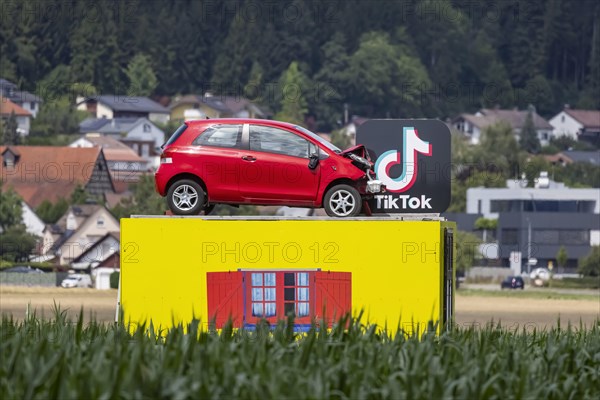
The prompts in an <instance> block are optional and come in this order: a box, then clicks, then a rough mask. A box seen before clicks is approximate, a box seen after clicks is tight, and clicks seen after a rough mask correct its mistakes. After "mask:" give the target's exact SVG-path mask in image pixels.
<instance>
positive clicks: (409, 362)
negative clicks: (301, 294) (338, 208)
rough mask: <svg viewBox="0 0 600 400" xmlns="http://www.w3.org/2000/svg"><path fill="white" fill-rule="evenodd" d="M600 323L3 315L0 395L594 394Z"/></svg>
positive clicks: (598, 388) (598, 386)
mask: <svg viewBox="0 0 600 400" xmlns="http://www.w3.org/2000/svg"><path fill="white" fill-rule="evenodd" d="M599 324H600V321H596V323H595V324H594V325H592V327H590V328H589V329H573V328H572V327H570V326H569V327H565V326H561V327H555V328H552V329H548V330H544V331H538V330H536V329H534V330H533V331H525V330H513V329H507V328H503V327H501V326H488V327H486V328H483V329H479V328H474V327H472V328H468V329H465V328H456V329H454V330H452V331H450V332H445V333H443V334H441V335H439V336H437V335H434V334H431V333H423V334H413V335H406V334H404V333H402V332H389V333H386V332H381V331H379V330H378V329H376V328H375V327H372V326H364V325H362V324H361V321H360V320H355V321H349V322H348V323H347V324H346V323H344V324H342V325H340V326H346V327H347V329H343V328H335V329H333V330H331V331H326V330H320V331H317V330H311V331H309V332H308V333H306V334H304V335H299V334H295V333H293V331H292V329H290V325H289V324H285V323H282V324H280V325H279V326H277V327H276V329H274V330H273V331H270V330H268V329H267V328H265V327H259V328H258V329H257V330H256V331H254V332H244V331H237V332H234V331H233V330H231V329H227V328H226V329H224V330H223V331H221V332H219V333H217V332H210V331H209V332H207V331H206V330H200V329H198V327H199V324H197V323H192V324H190V325H189V326H187V327H186V329H185V330H184V329H183V328H182V327H179V328H176V329H173V330H171V331H170V332H168V333H166V336H165V337H164V338H162V339H161V338H158V337H155V336H153V335H151V334H147V333H146V332H145V331H144V330H143V328H141V329H139V330H138V331H137V332H134V333H131V334H130V333H128V331H127V329H125V328H123V327H120V326H117V325H114V324H98V323H93V322H92V323H89V324H86V323H85V322H84V318H83V316H81V317H80V318H78V320H76V321H73V322H70V321H69V320H68V319H67V317H66V313H64V312H63V313H57V315H56V317H55V318H54V319H53V320H41V319H38V318H35V317H30V318H27V319H25V320H23V321H20V322H16V321H15V320H12V319H9V318H7V317H4V318H3V319H2V322H1V325H0V336H1V337H0V354H1V357H2V362H0V398H2V399H3V400H9V399H23V398H25V399H34V398H39V399H119V398H126V399H145V398H148V399H150V398H151V399H156V398H173V399H186V398H199V399H208V398H215V399H237V398H241V399H265V398H267V399H269V398H273V399H275V398H277V399H279V398H281V399H285V398H292V399H309V398H310V399H325V398H331V399H363V398H374V399H377V398H393V399H431V398H449V399H450V398H456V399H494V398H502V399H505V398H506V399H510V398H518V399H596V398H598V396H600V325H599ZM576 328H577V327H576ZM579 328H581V327H579ZM184 331H186V332H187V333H184Z"/></svg>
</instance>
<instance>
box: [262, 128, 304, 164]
mask: <svg viewBox="0 0 600 400" xmlns="http://www.w3.org/2000/svg"><path fill="white" fill-rule="evenodd" d="M308 144H309V141H308V140H306V139H304V138H302V137H300V136H298V135H296V134H294V133H292V132H288V131H285V130H283V129H278V128H272V127H270V126H260V125H250V150H254V151H264V152H267V153H276V154H285V155H288V156H292V157H302V158H308V153H309V145H308Z"/></svg>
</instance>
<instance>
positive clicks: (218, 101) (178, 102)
mask: <svg viewBox="0 0 600 400" xmlns="http://www.w3.org/2000/svg"><path fill="white" fill-rule="evenodd" d="M170 109H171V119H172V120H174V121H181V122H183V121H185V120H191V119H204V118H267V117H268V116H269V113H268V112H267V111H266V110H264V109H262V108H260V107H259V106H257V105H256V104H254V103H252V102H251V101H250V100H248V99H245V98H243V97H234V96H214V95H212V94H210V93H205V94H204V96H200V95H195V94H188V95H185V96H183V97H179V98H174V99H173V101H172V102H171V106H170Z"/></svg>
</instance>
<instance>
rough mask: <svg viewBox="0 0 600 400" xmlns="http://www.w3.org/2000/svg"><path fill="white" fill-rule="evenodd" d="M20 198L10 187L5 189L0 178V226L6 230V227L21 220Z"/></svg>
mask: <svg viewBox="0 0 600 400" xmlns="http://www.w3.org/2000/svg"><path fill="white" fill-rule="evenodd" d="M22 218H23V217H22V208H21V198H20V197H19V195H18V194H17V193H16V192H15V191H14V190H13V189H12V188H9V189H5V188H4V183H3V182H2V180H0V228H2V231H6V230H7V229H8V228H10V227H12V226H15V225H18V224H20V223H21V222H22Z"/></svg>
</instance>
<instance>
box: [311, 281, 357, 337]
mask: <svg viewBox="0 0 600 400" xmlns="http://www.w3.org/2000/svg"><path fill="white" fill-rule="evenodd" d="M315 291H316V299H317V301H316V304H315V318H316V320H317V321H321V320H322V319H325V321H327V324H328V326H331V324H332V323H334V322H336V321H337V320H338V319H339V318H340V317H341V316H343V315H345V314H346V313H351V312H352V273H350V272H323V271H317V272H315Z"/></svg>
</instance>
